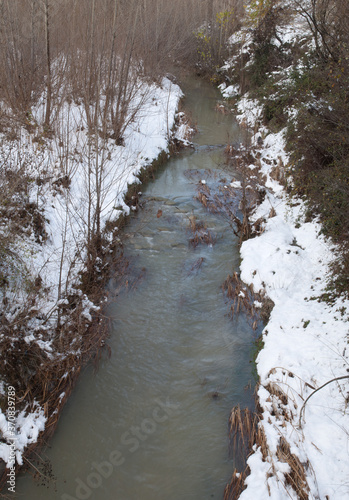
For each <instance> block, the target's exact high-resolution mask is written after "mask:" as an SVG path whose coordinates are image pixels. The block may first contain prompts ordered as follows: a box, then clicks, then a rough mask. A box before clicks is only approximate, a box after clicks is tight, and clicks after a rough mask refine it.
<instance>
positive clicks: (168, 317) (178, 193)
mask: <svg viewBox="0 0 349 500" xmlns="http://www.w3.org/2000/svg"><path fill="white" fill-rule="evenodd" d="M184 90H185V93H186V96H187V97H186V101H185V106H186V109H188V110H189V111H190V112H191V114H192V117H193V119H194V120H195V121H197V124H198V129H199V133H198V134H197V135H196V136H195V137H194V139H193V140H194V142H195V148H194V149H191V150H187V151H184V152H181V153H180V154H179V155H178V156H176V157H174V158H172V159H170V160H169V161H168V162H167V164H166V165H165V166H164V167H163V168H162V169H161V170H160V171H159V172H158V173H157V175H156V179H155V180H154V181H152V182H150V183H149V184H148V185H147V187H146V188H145V190H144V192H143V195H142V200H143V202H144V209H143V210H141V211H140V212H139V213H138V214H136V215H135V216H133V217H132V218H131V219H130V221H129V223H128V224H127V226H126V228H125V230H124V241H125V243H124V247H125V255H126V256H127V257H128V258H129V259H130V262H131V266H130V268H131V269H132V272H131V274H130V279H129V284H130V286H129V287H128V289H127V290H126V291H121V292H120V293H119V294H118V297H116V298H115V301H113V302H112V304H111V306H110V309H109V314H110V316H111V317H112V331H111V334H110V339H109V341H108V344H109V345H110V347H111V357H110V358H109V359H105V360H103V361H102V363H101V366H100V368H99V370H98V372H97V373H94V372H93V370H92V368H91V367H88V368H87V369H86V370H85V371H84V373H83V374H82V376H81V377H80V379H79V382H78V384H77V387H76V389H75V390H74V393H73V395H72V397H71V398H70V400H69V402H68V404H67V405H66V408H65V410H64V412H63V414H62V416H61V419H60V423H59V426H58V428H57V431H56V434H55V435H54V438H53V439H52V441H51V443H50V448H49V449H48V450H47V451H46V453H45V455H44V458H47V459H48V461H49V462H48V467H47V468H46V470H44V472H45V474H47V475H51V474H50V467H51V466H52V473H53V475H54V476H55V477H56V481H55V482H52V481H51V483H50V484H47V485H44V486H42V485H40V482H39V483H38V482H37V481H34V480H33V479H32V478H31V477H30V476H29V475H26V476H24V477H21V478H19V479H18V481H17V492H18V498H24V499H25V500H34V499H35V500H51V499H52V500H56V499H60V500H74V499H75V500H86V499H96V500H115V499H116V500H138V499H141V500H165V499H166V500H182V499H183V500H206V499H207V500H208V499H212V498H213V499H221V498H222V497H223V491H224V487H225V484H226V483H227V481H228V480H229V478H230V475H231V473H232V470H233V467H234V457H229V442H228V418H229V413H230V409H231V408H232V407H233V406H234V405H236V404H237V403H240V405H242V406H251V405H252V402H251V400H252V398H251V392H250V391H248V390H246V388H245V386H246V385H248V384H249V382H251V381H252V382H253V376H252V373H251V363H250V359H251V351H252V340H253V338H254V335H253V333H252V331H251V329H250V327H249V326H248V325H247V323H246V322H245V320H244V318H243V317H240V318H238V319H234V322H232V321H231V319H230V318H229V316H228V314H227V312H228V305H227V304H226V303H225V301H224V297H223V295H222V290H221V285H222V283H223V281H224V280H225V278H226V277H227V275H228V274H231V273H232V271H233V270H237V269H238V267H239V253H238V248H237V241H236V238H235V237H234V235H233V233H232V231H231V229H230V227H229V223H228V221H227V220H226V219H224V218H223V217H221V216H220V215H219V214H218V215H217V214H210V213H208V212H207V210H206V209H205V208H204V207H203V206H201V204H200V203H199V202H198V201H196V200H195V193H196V183H197V182H198V181H199V180H200V179H205V180H206V178H210V176H211V177H212V175H213V174H212V172H209V170H211V171H212V170H213V171H216V172H219V171H220V169H221V166H222V164H223V162H224V158H223V151H224V146H221V145H223V144H226V143H227V142H228V141H229V142H230V143H233V144H234V142H239V141H240V131H239V128H238V126H237V123H236V122H235V120H234V118H233V117H232V115H223V114H221V113H217V112H216V111H215V110H214V108H215V104H216V100H217V98H219V94H218V93H217V91H216V90H215V89H213V88H212V87H211V86H210V85H209V84H208V83H205V82H203V81H201V80H199V79H189V80H187V81H186V82H184ZM197 170H198V171H199V172H197ZM220 175H221V174H220ZM222 175H223V174H222ZM226 175H227V174H224V176H226ZM229 175H232V174H229ZM193 216H194V217H195V218H196V220H197V221H200V220H201V221H203V222H204V223H205V225H206V227H207V230H209V231H210V232H211V233H212V234H214V235H215V238H216V241H215V243H214V244H209V245H206V244H202V245H198V246H197V247H196V248H193V247H192V246H190V245H189V239H190V238H191V237H192V234H191V233H190V230H189V229H188V227H189V226H190V218H191V220H193ZM138 273H140V274H142V275H143V278H142V279H141V280H140V281H139V283H138V285H137V287H132V286H131V284H132V283H133V278H134V277H135V276H136V275H137V274H138ZM113 287H114V284H113V282H111V284H110V290H111V292H112V293H113V291H114V290H113ZM41 469H42V466H41Z"/></svg>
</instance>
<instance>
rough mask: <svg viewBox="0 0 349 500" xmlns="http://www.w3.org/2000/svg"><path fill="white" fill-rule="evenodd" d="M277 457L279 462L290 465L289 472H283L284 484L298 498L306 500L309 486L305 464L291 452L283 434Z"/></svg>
mask: <svg viewBox="0 0 349 500" xmlns="http://www.w3.org/2000/svg"><path fill="white" fill-rule="evenodd" d="M277 457H278V459H279V460H280V462H284V463H287V464H288V465H289V467H290V472H287V473H285V478H286V484H288V485H290V486H291V488H292V489H293V490H294V491H295V492H296V494H297V497H298V498H299V499H300V500H308V498H309V486H308V483H307V480H306V474H305V466H304V465H303V464H302V463H301V461H300V460H299V458H298V457H297V456H296V455H294V454H293V453H291V449H290V445H289V443H288V442H287V441H286V439H285V438H284V437H283V436H281V437H280V441H279V444H278V447H277Z"/></svg>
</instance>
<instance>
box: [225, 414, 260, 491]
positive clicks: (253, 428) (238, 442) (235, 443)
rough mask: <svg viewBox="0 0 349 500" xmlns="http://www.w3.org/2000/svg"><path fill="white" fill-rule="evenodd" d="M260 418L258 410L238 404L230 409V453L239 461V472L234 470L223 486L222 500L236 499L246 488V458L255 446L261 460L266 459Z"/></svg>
mask: <svg viewBox="0 0 349 500" xmlns="http://www.w3.org/2000/svg"><path fill="white" fill-rule="evenodd" d="M261 419H262V416H261V413H260V412H259V411H257V412H256V411H255V412H253V411H251V410H249V409H248V408H245V409H244V410H241V408H240V406H239V405H237V406H235V407H234V408H233V409H232V410H231V413H230V417H229V440H230V453H231V455H232V456H233V457H234V459H235V461H236V462H237V463H239V469H240V471H241V472H238V471H237V469H235V470H234V472H233V475H232V477H231V480H230V482H229V483H228V484H227V486H226V487H225V490H224V500H236V499H237V498H239V496H240V494H241V493H242V492H243V491H244V489H246V485H245V479H246V477H247V476H248V475H249V474H250V469H249V467H248V465H247V459H248V457H249V456H250V455H251V454H252V453H253V449H254V448H255V447H257V448H259V449H260V451H261V453H262V457H263V460H266V459H267V456H268V445H267V441H266V437H265V433H264V430H263V427H262V426H261V425H259V423H260V421H261Z"/></svg>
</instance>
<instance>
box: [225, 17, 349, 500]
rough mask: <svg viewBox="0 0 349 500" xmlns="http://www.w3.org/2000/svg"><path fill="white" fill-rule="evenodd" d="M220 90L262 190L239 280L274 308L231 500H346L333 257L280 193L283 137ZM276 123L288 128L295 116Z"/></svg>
mask: <svg viewBox="0 0 349 500" xmlns="http://www.w3.org/2000/svg"><path fill="white" fill-rule="evenodd" d="M297 30H298V31H297ZM291 32H292V33H293V36H294V40H295V41H296V40H297V39H303V40H304V37H305V36H307V33H306V30H305V28H304V24H302V23H298V24H297V23H295V24H294V25H293V27H292V28H290V29H289V32H288V30H287V29H285V28H284V30H283V31H281V32H279V34H278V39H277V43H278V44H279V43H280V44H281V43H283V42H282V40H283V39H286V38H287V37H289V34H290V33H291ZM239 37H240V41H241V40H242V41H243V46H242V50H243V51H245V55H246V54H248V53H249V56H250V57H251V60H253V57H254V56H253V50H252V39H251V36H250V34H249V33H248V32H247V31H245V32H242V34H241V33H240V34H239V33H238V34H236V35H235V36H234V42H235V43H236V41H237V40H239ZM288 40H289V38H288ZM285 43H286V42H285ZM288 47H289V45H288ZM246 58H247V56H246ZM249 64H251V62H250V63H249ZM227 67H228V68H229V70H230V71H234V67H233V66H229V64H228V65H227ZM232 68H233V69H232ZM225 69H227V68H225ZM284 71H285V70H284ZM289 71H291V70H289ZM279 85H280V86H281V85H282V83H279ZM221 89H222V91H223V95H225V97H226V98H230V97H232V96H234V97H235V99H236V100H237V110H238V112H239V116H238V119H239V121H240V123H241V124H242V126H244V127H247V128H248V129H249V130H251V131H252V133H253V136H252V149H251V151H252V156H251V160H250V164H247V165H246V166H247V168H249V169H250V170H251V172H253V173H255V172H258V175H259V176H260V178H263V179H264V182H263V184H264V186H265V188H266V196H265V199H264V201H263V202H262V203H261V204H260V205H259V206H258V207H257V208H256V209H255V211H254V213H253V214H252V215H251V217H250V222H251V223H253V222H255V221H257V220H259V221H264V222H263V226H262V231H261V234H254V238H253V239H249V240H247V241H245V242H243V243H242V246H241V257H242V263H241V278H242V280H243V281H244V282H245V283H247V284H248V285H252V286H253V289H254V290H255V292H259V291H262V292H263V293H265V294H266V295H267V296H268V297H269V298H270V299H271V300H272V301H273V303H274V308H273V310H272V312H271V315H270V319H269V322H268V324H267V325H266V326H265V328H264V330H263V333H262V343H261V344H262V345H263V348H262V349H261V351H260V353H259V355H258V357H257V360H256V362H257V372H258V376H259V387H258V392H257V403H258V405H259V407H260V421H259V424H258V427H259V429H260V430H261V432H262V434H263V444H262V445H261V443H256V444H255V445H254V447H253V450H251V455H250V457H249V458H248V460H247V465H248V469H247V471H246V473H247V474H248V476H247V478H246V479H245V480H244V481H243V482H242V485H241V488H240V496H239V498H241V499H243V500H248V499H250V498H252V497H253V498H256V499H261V500H262V499H263V500H264V499H265V498H271V499H275V500H276V499H283V498H294V499H297V498H301V499H305V498H312V499H317V498H321V499H325V498H327V499H331V500H333V499H337V500H340V499H342V498H344V497H346V496H347V495H348V481H347V479H348V433H347V429H348V425H349V415H348V410H347V405H348V367H349V359H348V352H347V351H348V349H347V344H348V310H349V309H348V308H349V301H348V300H347V299H346V298H345V296H340V295H337V296H335V295H333V294H328V288H327V287H328V284H329V282H330V280H331V264H332V262H333V261H334V260H335V259H336V258H337V256H338V253H339V248H338V247H336V246H335V245H334V244H333V243H332V242H331V240H330V239H328V238H325V237H324V235H323V226H322V224H321V223H320V221H319V218H318V217H316V216H315V215H313V217H309V210H308V206H307V201H306V200H304V199H301V198H298V197H297V196H290V195H289V194H287V189H286V187H287V184H288V186H290V185H292V177H287V176H286V174H287V169H288V167H289V164H290V156H289V154H288V153H286V151H285V150H286V139H285V136H286V128H281V129H280V130H279V131H277V132H274V133H273V132H271V131H270V128H268V127H267V126H266V125H265V122H266V118H265V117H266V107H265V106H263V104H262V103H261V102H260V101H258V100H256V99H252V98H251V97H249V95H248V94H245V95H242V96H239V92H240V87H239V85H233V86H230V87H229V86H228V87H227V86H226V85H223V86H222V87H221ZM286 114H287V116H288V120H292V119H293V117H294V116H295V111H294V110H292V109H288V110H287V111H286ZM275 119H277V117H276V118H275ZM286 125H287V124H286ZM236 477H239V474H237V476H236ZM226 498H236V497H235V496H234V497H230V496H229V493H228V494H227V497H226Z"/></svg>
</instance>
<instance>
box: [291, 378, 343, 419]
mask: <svg viewBox="0 0 349 500" xmlns="http://www.w3.org/2000/svg"><path fill="white" fill-rule="evenodd" d="M346 378H349V375H343V377H336V378H332V379H331V380H328V381H327V382H326V383H325V384H323V385H322V386H321V387H318V388H317V389H315V391H313V392H312V393H311V394H310V395H309V396H308V397H307V399H306V400H305V401H304V403H303V406H302V408H301V411H300V413H299V421H298V427H299V428H300V429H301V428H302V414H303V412H304V409H305V405H306V404H307V402H308V401H309V399H310V398H311V397H312V396H314V394H315V393H316V392H318V391H320V390H321V389H323V388H324V387H326V385H328V384H331V383H332V382H336V381H337V380H344V379H346Z"/></svg>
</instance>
